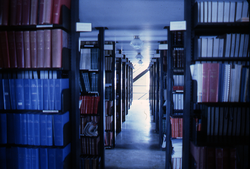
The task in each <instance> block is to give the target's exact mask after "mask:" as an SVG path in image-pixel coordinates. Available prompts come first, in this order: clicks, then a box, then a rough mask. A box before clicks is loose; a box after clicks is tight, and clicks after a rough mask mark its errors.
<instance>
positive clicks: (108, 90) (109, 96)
mask: <svg viewBox="0 0 250 169" xmlns="http://www.w3.org/2000/svg"><path fill="white" fill-rule="evenodd" d="M112 94H113V89H112V86H108V87H105V99H107V100H112V99H113V95H112Z"/></svg>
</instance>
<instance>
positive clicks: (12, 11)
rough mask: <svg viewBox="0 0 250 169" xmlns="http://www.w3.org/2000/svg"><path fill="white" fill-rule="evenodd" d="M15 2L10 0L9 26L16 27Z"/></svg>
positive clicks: (15, 0)
mask: <svg viewBox="0 0 250 169" xmlns="http://www.w3.org/2000/svg"><path fill="white" fill-rule="evenodd" d="M16 15H17V0H10V25H16Z"/></svg>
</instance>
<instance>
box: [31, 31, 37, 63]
mask: <svg viewBox="0 0 250 169" xmlns="http://www.w3.org/2000/svg"><path fill="white" fill-rule="evenodd" d="M36 34H37V32H36V31H30V58H31V67H32V68H36V67H37V40H36V38H37V35H36Z"/></svg>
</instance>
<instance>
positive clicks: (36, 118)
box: [33, 114, 41, 146]
mask: <svg viewBox="0 0 250 169" xmlns="http://www.w3.org/2000/svg"><path fill="white" fill-rule="evenodd" d="M40 117H41V115H40V114H34V136H33V137H34V145H35V146H40V144H41V138H40V137H41V133H40V131H41V129H40Z"/></svg>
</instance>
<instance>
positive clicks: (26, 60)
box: [23, 31, 31, 68]
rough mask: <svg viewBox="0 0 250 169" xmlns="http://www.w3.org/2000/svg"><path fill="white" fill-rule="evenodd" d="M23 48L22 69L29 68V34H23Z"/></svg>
mask: <svg viewBox="0 0 250 169" xmlns="http://www.w3.org/2000/svg"><path fill="white" fill-rule="evenodd" d="M23 44H24V46H23V48H24V67H25V68H31V58H30V52H31V49H30V32H29V31H24V32H23Z"/></svg>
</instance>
